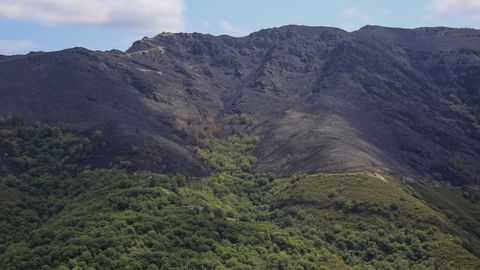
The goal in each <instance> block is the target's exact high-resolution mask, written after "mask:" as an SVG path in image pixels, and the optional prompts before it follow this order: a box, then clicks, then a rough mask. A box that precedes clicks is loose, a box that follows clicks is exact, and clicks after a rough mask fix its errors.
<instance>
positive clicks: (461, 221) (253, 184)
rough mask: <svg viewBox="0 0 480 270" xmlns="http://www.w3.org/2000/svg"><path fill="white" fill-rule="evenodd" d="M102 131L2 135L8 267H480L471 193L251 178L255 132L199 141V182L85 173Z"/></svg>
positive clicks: (117, 168)
mask: <svg viewBox="0 0 480 270" xmlns="http://www.w3.org/2000/svg"><path fill="white" fill-rule="evenodd" d="M14 120H15V119H10V120H9V121H10V122H12V121H13V122H14ZM101 136H102V132H101V131H98V130H96V131H92V132H91V134H82V135H79V134H74V133H73V132H71V131H69V130H68V129H66V128H64V127H51V126H47V125H35V126H26V125H22V124H21V123H15V124H14V125H11V126H8V127H4V128H2V129H1V130H0V147H1V149H2V152H4V153H5V155H3V156H2V157H1V162H2V164H9V166H11V167H12V168H15V170H14V171H12V173H10V174H8V175H3V176H1V178H0V269H12V270H14V269H42V270H47V269H62V270H63V269H72V270H80V269H84V270H87V269H88V270H92V269H150V270H153V269H164V270H166V269H283V270H287V269H288V270H293V269H304V270H312V269H394V270H403V269H419V270H420V269H422V270H423V269H480V240H479V239H480V204H479V202H480V191H479V190H478V189H475V188H474V187H453V186H450V185H448V184H446V183H440V182H438V183H437V182H435V183H415V184H411V183H408V182H405V181H401V180H398V179H394V178H393V177H389V176H384V175H380V174H378V173H373V172H358V173H343V174H314V175H307V174H295V175H292V176H290V177H286V178H278V177H275V176H274V175H272V174H268V173H258V174H254V173H252V172H251V170H250V168H251V166H252V163H254V162H255V159H254V158H253V157H252V156H251V155H250V154H249V150H251V149H252V148H253V147H254V145H255V144H256V143H258V142H257V140H258V139H257V138H252V137H243V138H239V137H232V138H228V139H223V140H220V139H215V138H208V139H205V140H203V142H202V143H201V145H199V146H198V147H197V149H195V150H196V152H197V154H198V155H199V156H201V157H202V158H203V159H204V161H205V163H207V164H208V165H209V166H210V167H211V168H212V173H211V174H210V175H209V176H206V177H201V178H199V177H191V176H188V175H185V174H180V173H178V174H172V175H164V174H156V173H151V172H134V171H126V170H125V169H122V166H121V164H120V165H119V164H112V166H109V167H108V168H91V167H90V166H89V165H88V162H86V161H87V160H88V159H89V158H91V157H92V156H93V155H94V154H95V151H96V148H97V147H98V144H99V143H101ZM124 162H125V161H124ZM452 202H454V203H452ZM453 205H455V207H453Z"/></svg>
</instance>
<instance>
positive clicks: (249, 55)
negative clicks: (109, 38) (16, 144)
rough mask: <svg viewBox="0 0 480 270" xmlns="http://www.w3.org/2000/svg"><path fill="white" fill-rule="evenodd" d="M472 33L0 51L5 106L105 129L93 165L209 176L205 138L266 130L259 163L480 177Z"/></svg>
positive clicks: (479, 48) (366, 32) (269, 37)
mask: <svg viewBox="0 0 480 270" xmlns="http://www.w3.org/2000/svg"><path fill="white" fill-rule="evenodd" d="M479 41H480V31H478V30H473V29H451V28H440V27H439V28H417V29H397V28H385V27H378V26H365V27H363V28H361V29H360V30H358V31H354V32H346V31H343V30H340V29H336V28H327V27H307V26H294V25H291V26H284V27H279V28H273V29H266V30H261V31H259V32H255V33H252V34H250V35H248V36H246V37H241V38H233V37H229V36H211V35H205V34H198V33H193V34H190V33H178V34H171V33H163V34H160V35H158V36H155V37H153V38H144V39H142V40H139V41H136V42H135V43H134V44H133V46H132V47H131V48H130V49H128V50H127V51H126V52H125V53H124V52H120V51H107V52H98V51H97V52H93V51H89V50H86V49H82V48H73V49H68V50H64V51H60V52H51V53H30V54H28V55H23V56H12V57H7V58H5V59H2V60H0V92H1V93H2V99H1V100H0V114H1V115H8V114H11V113H15V114H17V115H18V116H20V117H22V118H23V119H24V120H25V121H26V122H28V123H33V122H35V121H39V122H45V123H51V124H55V123H64V124H66V125H69V126H71V127H72V128H75V129H77V130H78V131H79V132H88V131H91V130H95V129H98V130H101V131H102V132H103V133H104V134H105V136H106V138H107V145H106V146H105V147H104V148H105V149H103V151H102V153H103V155H101V156H100V157H97V159H96V160H95V162H93V164H102V165H104V164H109V163H111V162H112V160H111V157H116V158H117V159H125V160H126V159H130V160H131V161H132V163H133V165H132V166H133V168H136V169H148V170H154V171H163V172H173V171H187V172H189V173H191V174H192V175H205V174H206V173H207V171H208V168H206V167H205V166H204V165H202V163H201V162H200V160H199V158H198V156H196V155H195V153H194V151H193V148H194V146H195V145H197V144H198V142H199V141H200V140H201V138H204V137H208V136H212V135H215V136H229V135H232V134H240V135H245V134H247V135H253V136H258V137H259V139H260V143H259V145H258V147H257V148H256V149H255V156H256V158H257V161H258V162H257V163H256V165H255V168H254V170H255V171H259V172H267V171H268V172H274V173H275V174H277V175H291V174H292V173H295V172H317V171H326V172H342V171H359V170H379V171H381V170H385V171H388V172H390V173H393V174H395V175H402V176H409V177H414V178H422V177H423V178H436V179H448V180H449V181H451V182H453V183H457V184H458V183H479V181H480V178H479V174H478V172H479V170H480V162H479V160H480V107H479V105H478V104H480V90H479V88H478V84H479V80H480V79H479V78H480V76H479V75H480V68H479V66H480V65H479V63H480V58H479V54H480V45H479V44H480V42H479ZM132 146H135V147H132ZM132 148H134V149H132ZM135 149H137V150H135ZM152 149H155V152H158V154H159V155H160V156H161V158H162V165H161V166H159V164H152V162H151V161H150V160H149V158H148V155H147V156H146V154H145V152H148V151H145V150H152ZM152 151H153V150H152Z"/></svg>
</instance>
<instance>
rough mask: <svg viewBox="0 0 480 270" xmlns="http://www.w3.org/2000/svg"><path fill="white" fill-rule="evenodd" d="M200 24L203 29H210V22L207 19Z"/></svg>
mask: <svg viewBox="0 0 480 270" xmlns="http://www.w3.org/2000/svg"><path fill="white" fill-rule="evenodd" d="M202 26H203V29H205V30H207V29H210V22H209V21H203V22H202Z"/></svg>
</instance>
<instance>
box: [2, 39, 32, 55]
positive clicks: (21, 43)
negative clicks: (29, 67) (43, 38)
mask: <svg viewBox="0 0 480 270" xmlns="http://www.w3.org/2000/svg"><path fill="white" fill-rule="evenodd" d="M35 47H36V45H35V43H33V42H32V41H31V40H29V39H24V40H10V39H0V54H6V55H10V54H18V53H25V52H26V51H29V50H32V49H34V48H35Z"/></svg>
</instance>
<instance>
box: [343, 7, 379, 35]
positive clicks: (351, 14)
mask: <svg viewBox="0 0 480 270" xmlns="http://www.w3.org/2000/svg"><path fill="white" fill-rule="evenodd" d="M340 15H341V17H342V18H343V20H344V23H343V26H342V28H343V29H345V30H347V31H353V30H356V29H358V28H360V27H362V26H364V25H366V24H371V22H372V20H371V19H370V17H369V16H368V15H366V14H364V13H362V12H361V11H359V10H358V9H357V8H356V7H347V8H345V9H343V10H342V12H341V13H340Z"/></svg>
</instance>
